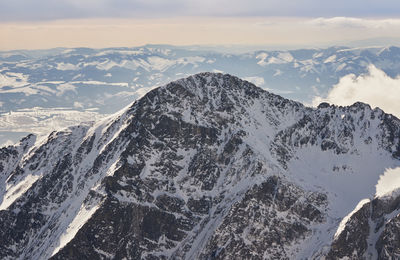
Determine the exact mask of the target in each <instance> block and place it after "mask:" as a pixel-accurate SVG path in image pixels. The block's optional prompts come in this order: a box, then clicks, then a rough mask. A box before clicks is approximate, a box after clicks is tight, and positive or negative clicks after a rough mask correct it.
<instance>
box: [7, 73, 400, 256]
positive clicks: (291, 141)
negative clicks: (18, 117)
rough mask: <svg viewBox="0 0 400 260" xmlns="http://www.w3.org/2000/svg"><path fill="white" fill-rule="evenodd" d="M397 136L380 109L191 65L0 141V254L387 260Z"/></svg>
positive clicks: (397, 218)
mask: <svg viewBox="0 0 400 260" xmlns="http://www.w3.org/2000/svg"><path fill="white" fill-rule="evenodd" d="M399 138H400V121H399V119H397V118H396V117H394V116H392V115H389V114H386V113H384V112H383V111H382V110H380V109H379V108H375V109H371V107H370V106H368V105H366V104H363V103H356V104H354V105H352V106H349V107H337V106H333V105H329V104H326V103H323V104H321V105H320V106H319V107H318V108H308V107H305V106H303V105H302V104H300V103H298V102H294V101H291V100H288V99H284V98H282V97H280V96H277V95H274V94H271V93H269V92H267V91H265V90H262V89H260V88H258V87H256V86H254V85H253V84H251V83H249V82H247V81H243V80H240V79H238V78H236V77H234V76H230V75H227V74H225V75H223V74H216V73H200V74H196V75H194V76H191V77H188V78H185V79H181V80H177V81H174V82H171V83H169V84H167V85H165V86H163V87H160V88H156V89H154V90H152V91H150V92H149V93H148V94H146V95H145V96H144V97H143V98H141V99H139V100H137V101H136V102H135V103H134V104H132V105H130V106H128V107H127V108H125V109H124V110H122V111H121V112H119V113H117V114H115V115H113V116H111V117H109V118H106V119H104V120H102V121H100V122H97V123H94V124H93V125H82V126H76V127H71V128H68V129H64V130H62V131H59V132H53V133H52V134H50V135H49V136H48V137H47V138H45V139H42V140H36V138H35V136H32V135H31V136H28V137H26V138H24V139H23V140H21V142H20V144H18V145H17V146H9V147H7V148H2V149H1V150H0V181H1V182H0V258H1V259H49V258H50V259H141V258H143V259H321V258H325V259H338V258H343V259H396V258H398V257H399V256H400V244H399V241H400V240H399V227H400V193H399V192H398V190H397V189H396V188H397V187H393V185H392V186H391V188H390V189H389V188H387V187H386V185H385V183H386V182H385V180H387V179H388V178H389V177H390V176H391V175H390V174H388V173H387V171H388V169H391V170H393V171H395V170H396V169H397V167H399V166H400V139H399ZM388 176H389V177H388ZM398 186H400V184H399V185H398ZM378 190H379V191H380V192H379V193H377V191H378Z"/></svg>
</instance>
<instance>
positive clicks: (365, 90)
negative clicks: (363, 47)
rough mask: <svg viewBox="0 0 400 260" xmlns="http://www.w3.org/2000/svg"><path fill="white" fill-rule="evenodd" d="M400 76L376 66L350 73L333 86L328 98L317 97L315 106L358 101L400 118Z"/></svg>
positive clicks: (343, 104)
mask: <svg viewBox="0 0 400 260" xmlns="http://www.w3.org/2000/svg"><path fill="white" fill-rule="evenodd" d="M399 93H400V77H397V78H391V77H389V76H388V75H386V73H385V72H384V71H382V70H380V69H377V68H376V67H375V66H373V65H370V66H369V72H368V74H364V75H360V76H355V75H354V74H349V75H347V76H344V77H343V78H341V79H340V81H339V83H338V84H337V85H335V86H333V88H332V90H331V91H330V92H329V93H328V95H327V97H326V98H323V97H315V98H314V99H313V102H312V104H313V106H317V105H318V104H319V103H321V102H328V103H333V104H336V105H341V106H348V105H351V104H353V103H355V102H357V101H361V102H364V103H368V104H370V105H371V107H379V108H381V109H383V110H384V111H385V112H386V113H391V114H394V115H396V116H397V117H399V118H400V95H399Z"/></svg>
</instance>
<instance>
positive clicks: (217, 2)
mask: <svg viewBox="0 0 400 260" xmlns="http://www.w3.org/2000/svg"><path fill="white" fill-rule="evenodd" d="M399 14H400V3H399V1H398V0H379V1H378V0H335V1H323V0H245V1H244V0H242V1H239V0H196V1H195V0H1V1H0V19H1V20H3V21H30V20H53V19H75V18H154V17H157V18H160V17H162V18H165V17H177V16H185V17H187V16H217V17H220V16H235V17H237V16H242V17H243V16H246V17H248V16H285V17H293V16H296V17H335V16H346V17H364V18H365V17H374V18H376V17H380V18H384V17H387V18H388V17H390V18H392V17H393V16H398V15H399Z"/></svg>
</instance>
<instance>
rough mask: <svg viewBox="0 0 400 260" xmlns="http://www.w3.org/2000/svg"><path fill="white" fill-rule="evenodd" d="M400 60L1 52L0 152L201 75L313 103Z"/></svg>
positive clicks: (182, 52)
mask: <svg viewBox="0 0 400 260" xmlns="http://www.w3.org/2000/svg"><path fill="white" fill-rule="evenodd" d="M399 60H400V48H397V47H386V48H382V47H374V48H356V49H350V48H346V47H332V48H327V49H301V50H292V51H255V52H251V53H244V54H227V53H218V52H214V51H208V50H198V49H196V48H188V47H187V48H183V47H182V48H180V47H174V46H164V45H160V46H157V45H148V46H143V47H137V48H111V49H88V48H76V49H64V48H59V49H51V50H41V51H7V52H0V94H1V95H0V113H1V115H0V118H1V123H0V144H1V143H4V142H5V141H6V140H12V141H16V140H17V139H19V138H21V137H22V136H23V135H26V134H27V133H29V132H35V133H38V134H40V133H47V132H48V131H49V130H51V129H58V128H60V127H64V126H70V125H73V124H76V123H81V122H83V121H88V120H97V119H98V118H101V117H103V116H104V115H106V114H110V113H114V112H116V111H118V110H120V109H122V108H123V107H124V106H126V105H128V104H130V103H131V102H132V101H133V100H135V99H137V98H138V97H140V96H142V95H143V94H145V93H146V92H148V91H149V90H150V89H152V88H154V87H156V86H160V85H162V84H165V83H167V82H170V81H172V80H175V79H178V78H182V77H186V76H188V75H192V74H195V73H198V72H204V71H210V72H224V73H231V74H234V75H237V76H239V77H241V78H243V79H246V80H248V81H251V82H253V83H255V84H256V85H258V86H259V87H261V88H264V89H267V90H270V91H273V92H275V93H278V94H281V95H283V96H285V97H287V98H291V99H294V100H297V101H301V102H305V103H310V102H311V100H312V98H313V97H314V96H316V95H319V96H321V95H322V96H323V95H325V94H326V93H327V92H328V91H329V89H330V88H331V87H332V86H333V85H334V84H336V83H338V81H339V79H340V78H341V77H343V76H345V75H347V74H350V73H352V74H355V75H361V74H363V73H366V72H367V71H368V66H369V65H370V64H373V65H375V66H376V67H377V68H379V69H382V70H383V71H385V72H386V73H387V74H388V75H389V76H392V77H395V76H397V75H398V74H399V71H400V63H399V62H398V61H399ZM55 108H56V109H55Z"/></svg>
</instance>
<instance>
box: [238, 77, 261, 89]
mask: <svg viewBox="0 0 400 260" xmlns="http://www.w3.org/2000/svg"><path fill="white" fill-rule="evenodd" d="M243 79H244V80H247V81H249V82H251V83H253V84H254V85H256V86H258V87H261V86H264V84H265V81H264V78H262V77H246V78H243Z"/></svg>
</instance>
